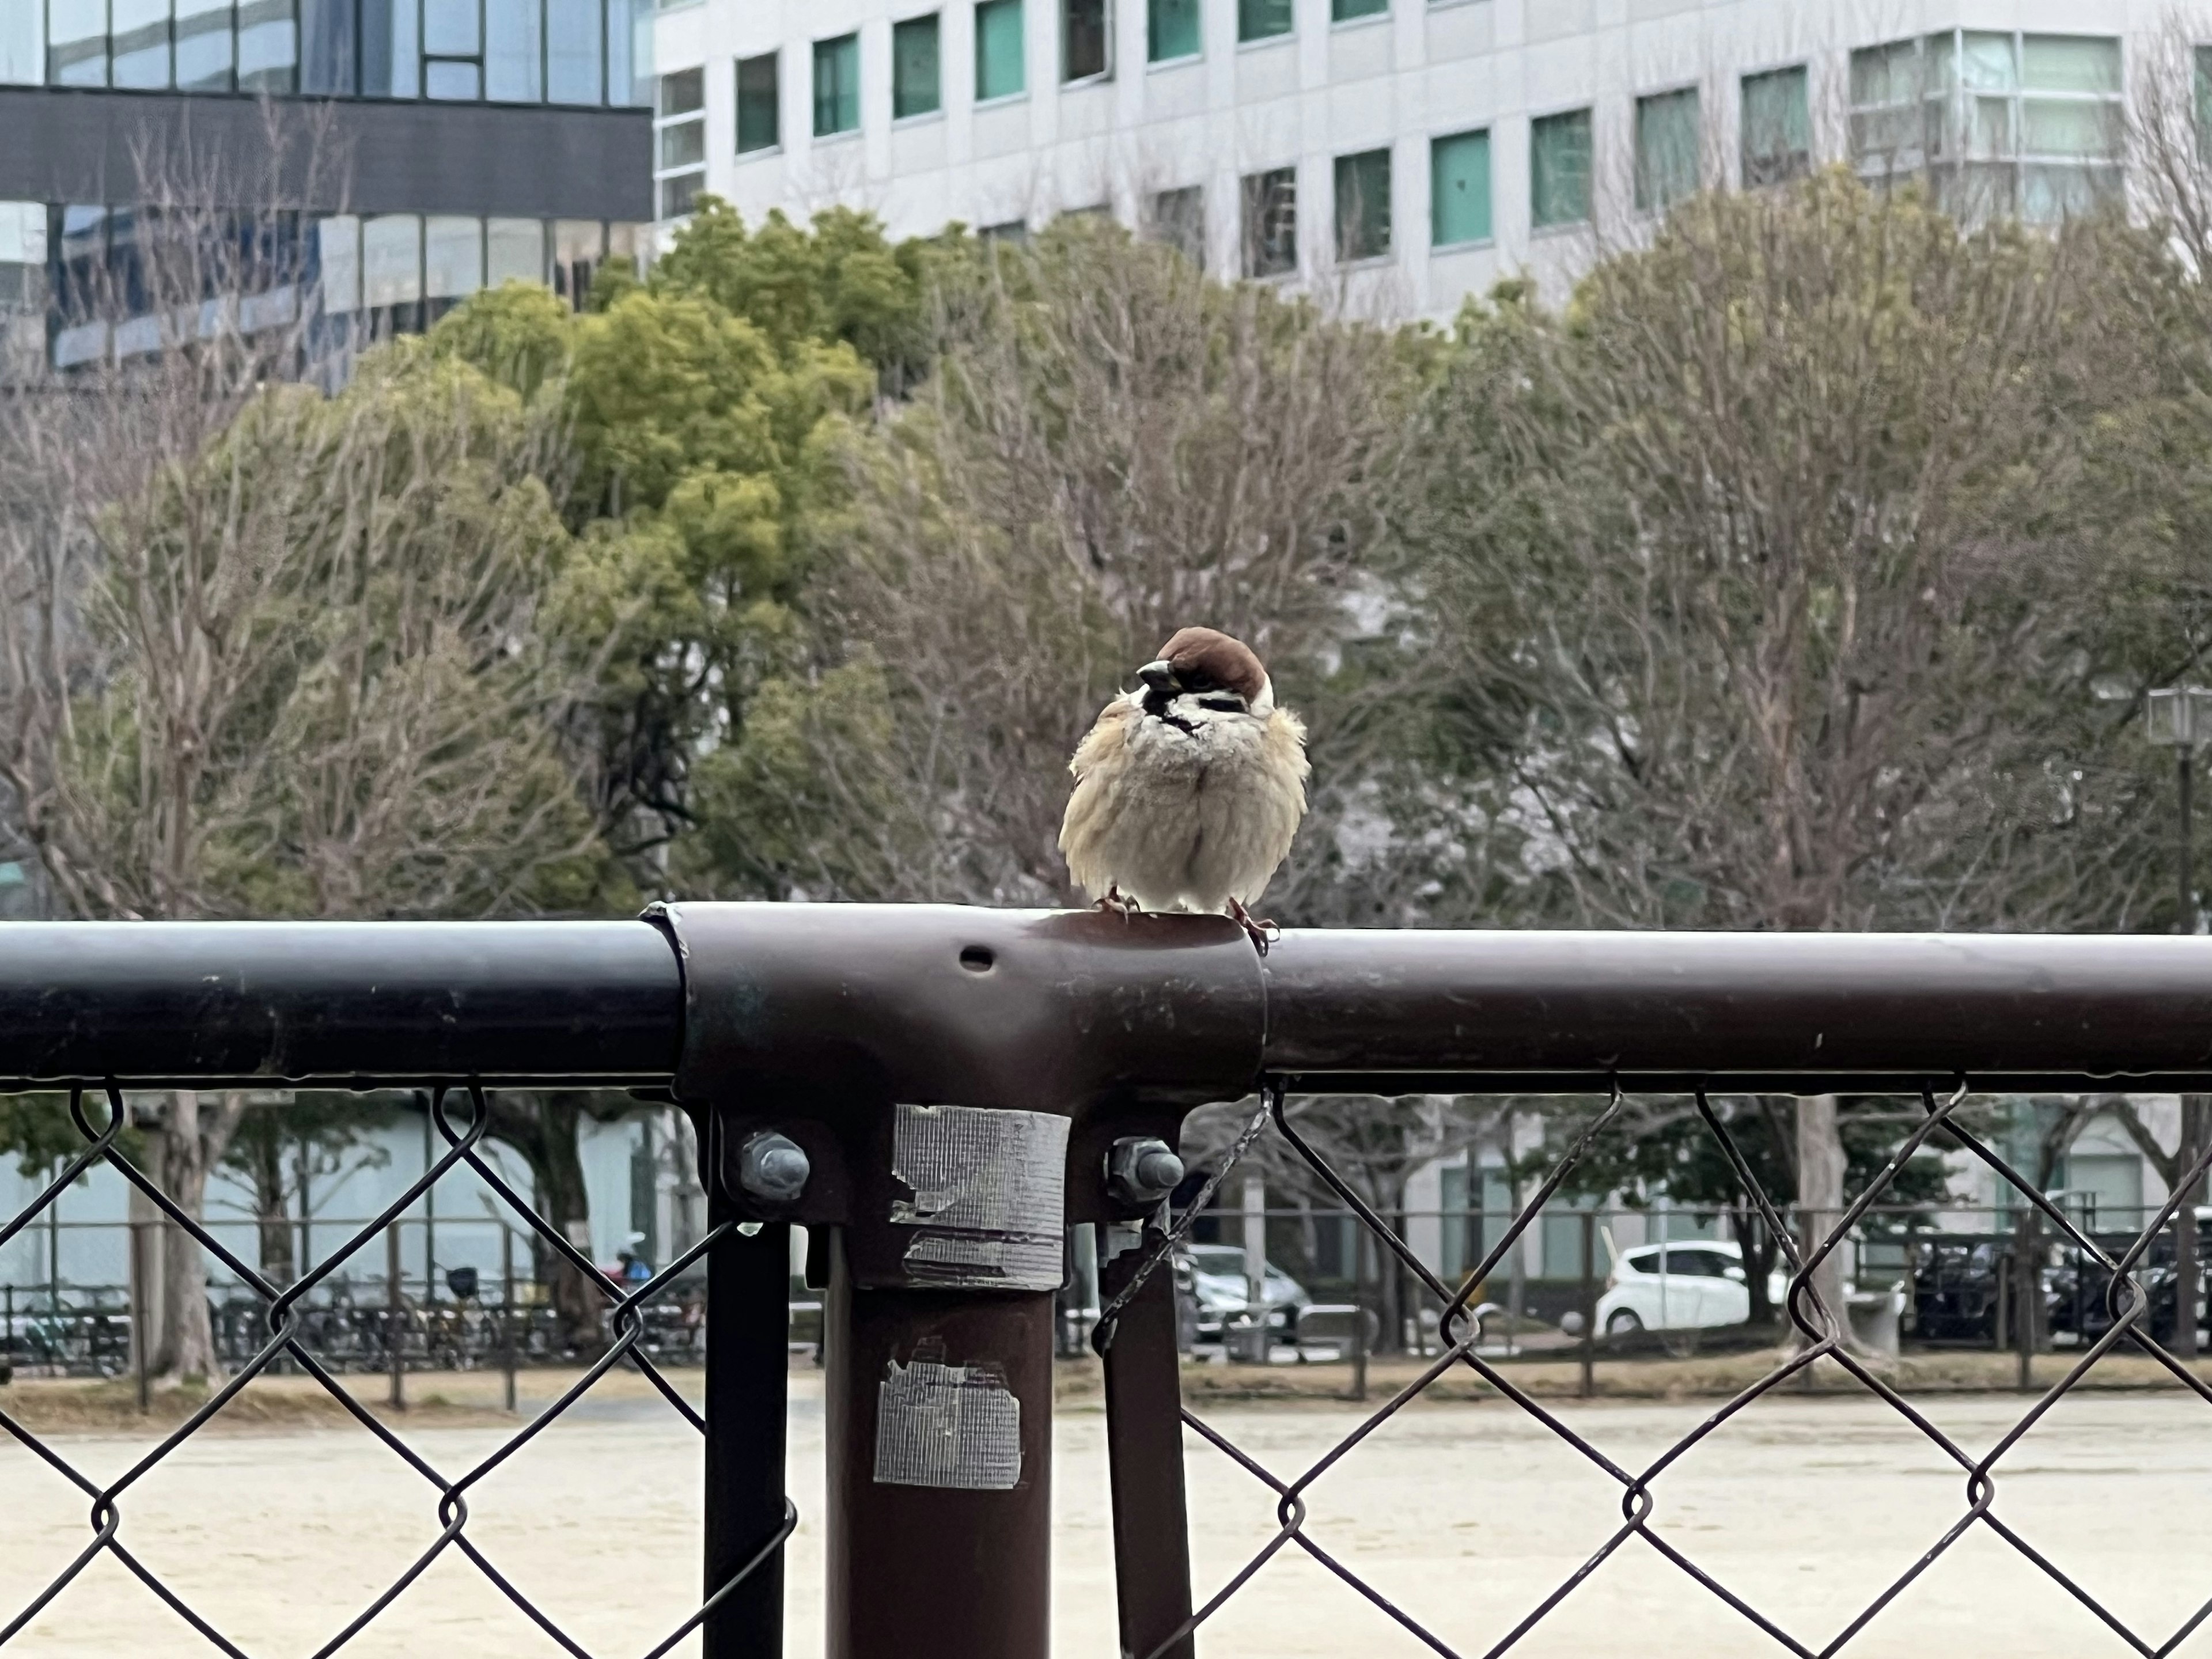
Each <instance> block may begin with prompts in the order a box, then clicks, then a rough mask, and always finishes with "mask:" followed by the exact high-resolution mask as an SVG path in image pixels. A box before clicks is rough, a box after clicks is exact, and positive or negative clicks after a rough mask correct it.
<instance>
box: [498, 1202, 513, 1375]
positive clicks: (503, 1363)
mask: <svg viewBox="0 0 2212 1659" xmlns="http://www.w3.org/2000/svg"><path fill="white" fill-rule="evenodd" d="M499 1279H500V1292H499V1350H500V1369H501V1370H502V1371H504V1372H505V1373H506V1376H505V1379H504V1384H505V1389H504V1392H505V1395H506V1401H507V1415H509V1416H510V1417H511V1416H513V1414H514V1348H515V1341H514V1229H513V1228H512V1227H510V1226H508V1225H507V1224H506V1223H505V1222H503V1221H502V1222H501V1223H500V1225H499Z"/></svg>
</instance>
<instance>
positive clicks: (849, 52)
mask: <svg viewBox="0 0 2212 1659" xmlns="http://www.w3.org/2000/svg"><path fill="white" fill-rule="evenodd" d="M859 128H860V36H859V35H857V34H841V35H839V36H837V37H836V39H835V40H817V41H816V42H815V43H814V136H815V137H817V138H828V137H833V136H834V135H836V134H837V133H840V132H854V131H858V130H859Z"/></svg>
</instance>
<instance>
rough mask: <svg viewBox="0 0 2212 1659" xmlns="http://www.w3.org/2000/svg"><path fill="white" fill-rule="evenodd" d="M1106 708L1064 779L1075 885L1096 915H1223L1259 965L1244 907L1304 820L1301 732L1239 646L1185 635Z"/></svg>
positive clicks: (1064, 827)
mask: <svg viewBox="0 0 2212 1659" xmlns="http://www.w3.org/2000/svg"><path fill="white" fill-rule="evenodd" d="M1137 680H1138V685H1137V688H1136V689H1135V690H1132V691H1126V692H1123V693H1121V695H1120V696H1116V697H1115V699H1114V700H1113V702H1109V703H1108V704H1107V705H1106V708H1105V709H1104V711H1103V713H1102V714H1100V715H1099V716H1098V721H1097V725H1095V726H1092V727H1091V730H1090V732H1089V733H1088V734H1086V735H1085V738H1084V739H1083V741H1082V742H1081V743H1080V744H1078V745H1077V747H1076V750H1075V757H1074V758H1073V760H1071V761H1070V762H1069V763H1068V767H1067V769H1068V770H1069V771H1070V772H1072V773H1073V774H1074V775H1075V793H1073V795H1072V796H1070V797H1069V799H1068V803H1067V813H1066V817H1064V818H1063V819H1062V820H1061V821H1060V854H1061V855H1062V856H1063V857H1065V858H1066V860H1067V871H1068V874H1069V875H1071V876H1073V878H1075V883H1076V885H1077V886H1079V887H1080V888H1081V889H1082V890H1083V891H1084V893H1085V896H1088V897H1090V898H1091V899H1092V900H1094V901H1095V902H1097V905H1098V907H1099V908H1101V909H1116V908H1118V909H1121V910H1122V911H1124V912H1129V911H1135V910H1186V911H1200V912H1206V913H1211V914H1214V915H1219V914H1222V913H1224V912H1225V913H1226V914H1227V915H1230V916H1231V917H1233V918H1234V919H1235V920H1236V921H1237V925H1238V926H1240V927H1243V929H1244V931H1245V932H1246V933H1249V934H1250V935H1251V938H1252V942H1253V944H1254V945H1255V946H1257V947H1258V948H1259V950H1260V951H1261V953H1262V954H1263V955H1264V954H1265V953H1266V951H1267V943H1268V939H1269V930H1270V929H1271V928H1273V926H1274V924H1273V923H1272V922H1265V921H1254V920H1253V918H1252V913H1251V910H1250V908H1249V907H1250V906H1252V905H1254V904H1255V903H1257V902H1259V898H1260V895H1261V893H1262V892H1263V891H1264V890H1266V889H1267V883H1268V882H1269V880H1271V879H1272V878H1273V876H1274V873H1275V872H1276V871H1277V870H1278V869H1279V868H1280V867H1281V866H1282V862H1283V860H1284V859H1285V857H1286V856H1287V855H1288V854H1289V853H1290V850H1291V837H1292V836H1295V835H1296V834H1297V828H1298V820H1299V819H1301V818H1303V817H1304V816H1305V811H1306V778H1307V775H1308V774H1309V772H1310V767H1309V766H1308V765H1307V763H1306V728H1305V724H1304V721H1302V720H1299V719H1298V717H1297V715H1296V714H1292V713H1291V711H1290V710H1289V709H1287V708H1277V707H1276V706H1275V690H1274V687H1273V684H1270V683H1269V681H1268V678H1267V669H1266V668H1265V667H1264V666H1263V665H1261V661H1260V659H1259V657H1258V656H1257V655H1256V654H1255V653H1254V652H1253V650H1252V648H1251V647H1249V646H1248V645H1246V644H1245V643H1243V641H1241V640H1233V639H1231V638H1230V636H1229V635H1226V634H1223V633H1219V632H1217V631H1216V630H1215V629H1211V628H1186V629H1182V630H1181V631H1180V632H1178V633H1177V634H1176V636H1175V637H1174V638H1173V639H1171V640H1170V641H1168V642H1167V643H1166V644H1165V645H1164V646H1162V647H1160V654H1159V655H1158V657H1157V658H1155V659H1153V660H1152V661H1151V662H1148V663H1146V665H1144V666H1143V667H1141V668H1139V670H1138V671H1137Z"/></svg>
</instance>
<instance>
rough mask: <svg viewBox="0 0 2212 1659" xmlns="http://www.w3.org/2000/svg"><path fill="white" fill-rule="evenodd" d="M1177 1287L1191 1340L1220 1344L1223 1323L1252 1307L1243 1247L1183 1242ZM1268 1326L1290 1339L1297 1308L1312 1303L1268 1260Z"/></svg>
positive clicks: (1263, 1287)
mask: <svg viewBox="0 0 2212 1659" xmlns="http://www.w3.org/2000/svg"><path fill="white" fill-rule="evenodd" d="M1176 1288H1177V1290H1178V1291H1181V1293H1182V1302H1183V1304H1184V1307H1185V1309H1186V1310H1187V1311H1186V1324H1187V1325H1188V1324H1189V1323H1190V1316H1192V1315H1194V1316H1195V1328H1194V1330H1192V1331H1191V1333H1190V1334H1191V1335H1192V1337H1193V1340H1196V1341H1200V1342H1218V1341H1220V1340H1221V1339H1222V1327H1223V1325H1224V1323H1225V1322H1228V1321H1231V1320H1234V1319H1236V1318H1237V1317H1238V1316H1241V1315H1243V1313H1244V1311H1245V1310H1246V1309H1247V1308H1248V1307H1249V1305H1250V1296H1249V1291H1250V1287H1249V1285H1247V1284H1246V1283H1245V1282H1244V1247H1243V1245H1241V1244H1187V1245H1185V1246H1184V1247H1183V1248H1182V1249H1180V1250H1178V1251H1177V1252H1176ZM1261 1296H1262V1298H1263V1299H1264V1301H1265V1302H1266V1304H1267V1323H1268V1325H1269V1327H1270V1328H1273V1329H1275V1330H1279V1331H1280V1332H1282V1333H1283V1334H1284V1337H1285V1340H1288V1337H1289V1334H1290V1332H1291V1328H1292V1327H1293V1326H1294V1325H1295V1324H1296V1323H1297V1312H1298V1310H1300V1309H1302V1308H1308V1307H1310V1306H1312V1305H1313V1297H1311V1296H1310V1295H1308V1294H1307V1292H1306V1290H1305V1287H1304V1285H1300V1284H1299V1283H1298V1282H1297V1280H1296V1279H1292V1278H1291V1276H1290V1275H1289V1274H1288V1273H1285V1272H1284V1271H1283V1270H1282V1269H1281V1268H1279V1267H1276V1266H1275V1265H1274V1263H1273V1262H1272V1261H1271V1262H1269V1263H1268V1264H1267V1277H1266V1278H1265V1279H1262V1280H1261Z"/></svg>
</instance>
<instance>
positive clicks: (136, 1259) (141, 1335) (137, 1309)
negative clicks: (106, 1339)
mask: <svg viewBox="0 0 2212 1659" xmlns="http://www.w3.org/2000/svg"><path fill="white" fill-rule="evenodd" d="M130 1225H131V1370H133V1371H134V1372H135V1373H136V1374H137V1382H138V1414H139V1415H140V1416H142V1417H143V1416H144V1415H145V1414H146V1413H149V1412H150V1411H151V1410H153V1408H154V1396H153V1388H152V1383H151V1380H150V1378H149V1368H148V1365H147V1353H146V1350H147V1349H148V1347H149V1346H151V1345H152V1342H153V1337H154V1330H153V1326H152V1324H151V1322H149V1320H148V1318H147V1314H148V1312H149V1306H148V1303H147V1299H146V1286H147V1281H148V1279H149V1274H148V1273H147V1271H146V1224H145V1223H144V1222H143V1221H134V1222H132V1223H131V1224H130Z"/></svg>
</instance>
